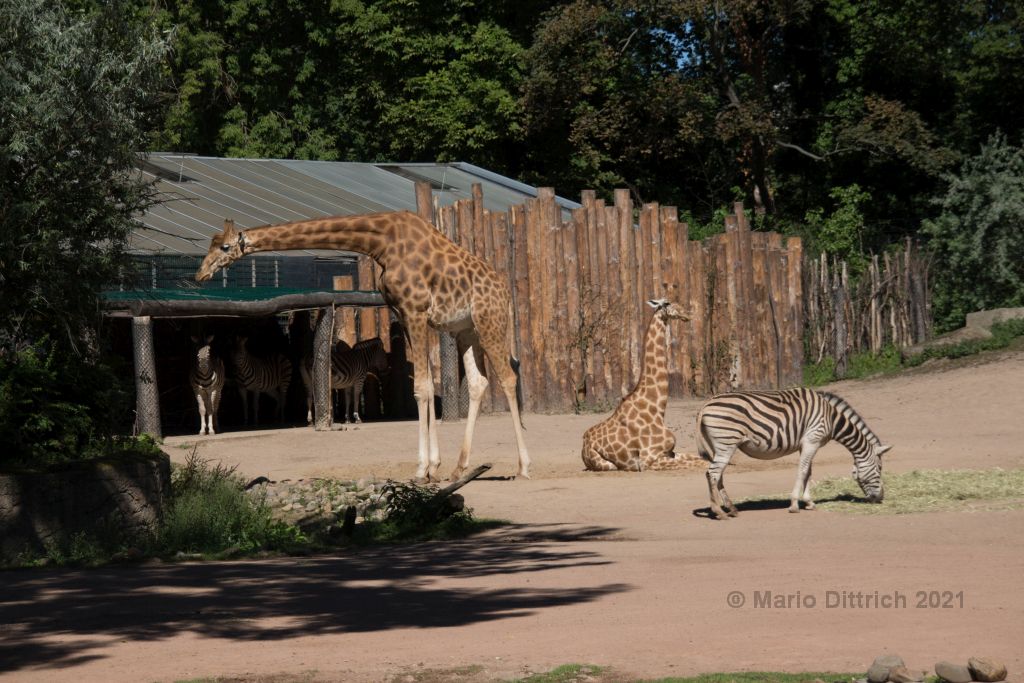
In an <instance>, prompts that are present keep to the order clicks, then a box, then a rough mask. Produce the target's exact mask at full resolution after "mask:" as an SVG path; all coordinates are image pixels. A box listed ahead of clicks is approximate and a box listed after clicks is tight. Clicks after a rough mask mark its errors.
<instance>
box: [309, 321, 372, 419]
mask: <svg viewBox="0 0 1024 683" xmlns="http://www.w3.org/2000/svg"><path fill="white" fill-rule="evenodd" d="M300 372H301V374H302V381H303V383H304V384H305V385H306V422H308V423H312V422H313V381H312V376H313V357H312V356H307V357H306V360H305V362H304V363H303V364H302V367H301V368H300ZM387 372H388V356H387V354H386V353H385V352H384V342H383V341H381V339H380V338H379V337H374V338H373V339H365V340H363V341H361V342H358V343H357V344H356V345H355V346H352V347H349V346H348V344H346V343H345V342H338V344H337V345H336V346H335V347H334V349H332V350H331V389H341V390H343V396H344V399H345V404H344V407H343V408H342V415H343V420H344V421H345V422H349V415H350V414H351V421H352V422H362V419H361V418H360V417H359V399H360V397H362V395H363V385H364V384H365V383H366V377H367V375H370V374H373V375H375V376H376V377H377V378H378V379H379V378H380V377H381V376H382V375H384V374H386V373H387Z"/></svg>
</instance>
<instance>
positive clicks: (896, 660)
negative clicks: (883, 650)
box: [868, 655, 903, 683]
mask: <svg viewBox="0 0 1024 683" xmlns="http://www.w3.org/2000/svg"><path fill="white" fill-rule="evenodd" d="M898 666H903V658H902V657H900V656H899V655H882V656H881V657H876V658H875V661H874V662H873V663H872V664H871V668H869V669H868V681H869V683H886V681H888V680H889V671H890V670H892V669H894V668H895V667H898Z"/></svg>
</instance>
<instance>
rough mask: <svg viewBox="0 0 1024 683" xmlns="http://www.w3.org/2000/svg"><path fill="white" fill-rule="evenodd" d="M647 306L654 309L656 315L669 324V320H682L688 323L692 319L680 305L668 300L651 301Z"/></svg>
mask: <svg viewBox="0 0 1024 683" xmlns="http://www.w3.org/2000/svg"><path fill="white" fill-rule="evenodd" d="M647 305H648V306H650V307H651V308H653V309H654V314H655V315H657V316H660V317H661V319H662V320H664V321H665V322H668V321H669V320H682V321H683V322H686V321H687V320H689V319H690V316H689V315H687V313H686V311H684V310H683V309H682V308H681V307H680V306H679V304H675V303H672V302H671V301H669V300H668V299H649V300H648V301H647Z"/></svg>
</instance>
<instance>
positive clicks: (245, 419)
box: [238, 385, 258, 425]
mask: <svg viewBox="0 0 1024 683" xmlns="http://www.w3.org/2000/svg"><path fill="white" fill-rule="evenodd" d="M238 395H239V396H240V397H241V398H242V424H243V425H248V424H249V392H248V390H246V388H245V387H243V386H242V385H239V386H238ZM257 398H258V397H257Z"/></svg>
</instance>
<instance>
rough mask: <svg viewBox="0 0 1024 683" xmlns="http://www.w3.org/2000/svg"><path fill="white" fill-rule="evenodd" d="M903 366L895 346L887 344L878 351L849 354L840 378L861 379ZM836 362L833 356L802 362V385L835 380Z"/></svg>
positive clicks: (815, 385) (813, 384) (817, 384)
mask: <svg viewBox="0 0 1024 683" xmlns="http://www.w3.org/2000/svg"><path fill="white" fill-rule="evenodd" d="M902 367H903V365H902V360H901V357H900V351H899V349H897V348H896V347H895V346H887V347H885V348H884V349H882V351H881V352H880V353H877V354H875V353H871V352H869V351H866V352H864V353H856V354H853V355H852V356H850V359H849V362H848V367H847V370H846V376H845V377H843V378H842V379H863V378H865V377H871V376H872V375H879V374H887V373H890V372H896V371H897V370H900V369H901V368H902ZM837 379H839V378H838V377H836V362H835V359H833V358H827V357H826V358H823V359H822V360H821V362H819V363H805V364H804V385H805V386H809V387H818V386H821V385H823V384H828V383H829V382H835V381H836V380H837Z"/></svg>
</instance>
